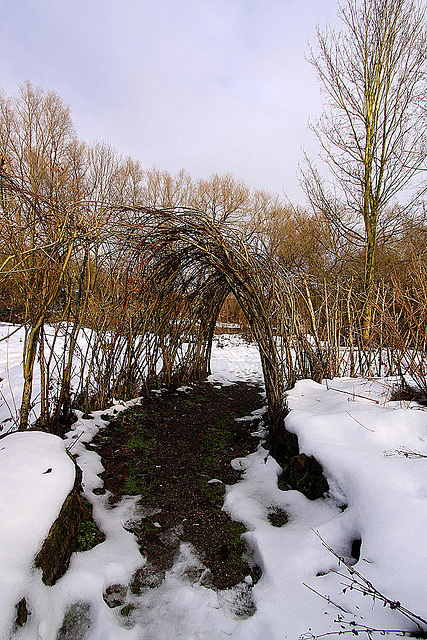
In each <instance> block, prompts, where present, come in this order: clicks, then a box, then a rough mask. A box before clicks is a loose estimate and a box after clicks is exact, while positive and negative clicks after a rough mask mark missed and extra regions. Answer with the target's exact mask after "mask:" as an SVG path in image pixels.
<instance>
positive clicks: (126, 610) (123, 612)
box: [120, 604, 135, 618]
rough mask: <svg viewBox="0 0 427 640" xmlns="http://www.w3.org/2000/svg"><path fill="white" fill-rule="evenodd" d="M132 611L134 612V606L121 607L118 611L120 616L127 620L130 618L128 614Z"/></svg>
mask: <svg viewBox="0 0 427 640" xmlns="http://www.w3.org/2000/svg"><path fill="white" fill-rule="evenodd" d="M134 610H135V605H134V604H125V606H124V607H122V609H121V610H120V615H121V616H123V617H124V618H127V617H129V616H130V614H131V613H132V611H134Z"/></svg>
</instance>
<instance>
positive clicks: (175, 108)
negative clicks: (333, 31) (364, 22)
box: [0, 0, 337, 204]
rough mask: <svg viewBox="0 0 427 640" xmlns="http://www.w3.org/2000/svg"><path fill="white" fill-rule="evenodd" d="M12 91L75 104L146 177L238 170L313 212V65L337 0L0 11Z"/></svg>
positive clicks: (158, 1)
mask: <svg viewBox="0 0 427 640" xmlns="http://www.w3.org/2000/svg"><path fill="white" fill-rule="evenodd" d="M0 8H1V13H0V61H1V62H0V86H1V87H2V88H3V90H4V91H5V93H6V94H7V95H11V94H15V93H16V92H17V90H18V88H19V86H20V85H21V84H22V83H23V82H24V81H25V80H30V82H31V83H32V84H34V85H38V86H41V87H43V88H44V89H48V90H54V91H56V92H57V93H58V94H59V95H60V96H61V98H62V99H63V100H64V102H65V103H66V104H68V105H69V106H70V107H71V111H72V116H73V121H74V124H75V127H76V130H77V134H78V136H79V138H80V139H82V140H85V141H86V142H90V141H94V140H104V141H109V142H111V143H112V145H113V146H114V147H116V148H117V150H118V151H119V152H120V153H123V154H124V155H131V156H133V157H135V158H138V159H139V160H140V161H141V163H142V165H143V166H144V167H145V168H149V167H151V166H157V167H158V168H159V169H167V170H169V171H170V172H172V173H175V172H176V171H178V170H179V169H181V168H184V169H185V170H186V171H187V172H188V173H190V174H191V175H192V176H193V177H195V178H198V177H208V176H209V175H210V174H212V173H220V174H222V173H227V172H230V173H232V174H233V175H234V176H235V177H236V178H240V179H243V180H245V181H246V182H247V183H248V184H249V185H250V186H252V187H255V188H261V189H266V190H267V191H270V192H274V193H279V194H280V195H284V194H286V195H287V196H288V197H289V198H290V199H291V200H292V201H293V202H294V203H297V204H303V203H304V197H303V194H302V192H301V190H300V188H299V185H298V163H300V162H301V161H302V150H301V148H302V147H304V148H306V150H307V151H308V152H309V153H310V155H313V154H314V153H315V152H316V145H315V142H314V137H313V134H312V133H311V132H310V130H309V129H308V127H307V122H308V119H309V118H311V119H312V120H313V119H315V118H316V116H317V115H318V114H319V113H320V110H321V104H322V97H321V94H320V91H319V86H318V83H317V80H316V76H315V72H314V70H313V69H312V67H311V66H310V65H309V63H308V62H307V61H306V59H305V56H306V55H307V53H308V45H307V43H308V42H309V41H310V42H311V43H313V44H314V43H315V28H316V23H319V24H321V25H322V24H325V23H326V22H327V21H329V22H332V23H334V22H336V14H337V0H175V1H174V0H0Z"/></svg>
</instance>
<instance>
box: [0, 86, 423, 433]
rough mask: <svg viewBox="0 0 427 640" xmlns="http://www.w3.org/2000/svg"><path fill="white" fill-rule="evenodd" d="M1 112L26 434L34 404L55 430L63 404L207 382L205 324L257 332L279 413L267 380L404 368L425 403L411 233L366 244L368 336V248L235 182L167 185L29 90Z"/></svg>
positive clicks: (84, 405)
mask: <svg viewBox="0 0 427 640" xmlns="http://www.w3.org/2000/svg"><path fill="white" fill-rule="evenodd" d="M0 109H1V113H0V123H1V124H0V154H1V158H2V168H1V182H0V186H1V191H0V199H1V217H0V296H1V297H0V307H1V314H2V315H1V318H2V320H4V321H13V322H14V323H17V325H18V326H24V327H25V341H24V343H23V355H24V357H23V366H24V389H23V394H22V398H20V399H16V406H19V407H20V409H19V412H18V411H17V410H16V407H9V409H10V414H11V416H13V418H14V419H15V420H16V422H17V424H18V426H19V427H20V428H21V429H25V428H27V427H28V426H29V425H30V424H31V422H32V421H33V418H34V413H33V409H34V406H35V404H37V406H38V409H37V413H38V415H39V416H40V417H39V418H38V420H39V424H40V426H41V427H42V428H45V429H48V430H51V431H53V432H59V431H60V429H61V425H63V424H64V422H66V420H67V418H68V417H69V415H70V412H71V410H72V408H73V406H78V407H79V408H81V409H83V410H84V411H90V410H94V409H98V408H103V407H105V406H106V405H107V404H108V403H109V402H110V401H111V399H112V398H120V399H128V398H131V397H135V396H138V395H140V394H141V393H143V392H144V391H147V390H149V389H150V388H153V387H156V386H160V385H173V384H182V383H186V382H189V381H191V380H194V379H197V378H202V377H204V376H206V374H207V372H208V370H209V360H210V353H211V347H212V339H213V336H214V331H215V327H216V325H217V324H218V323H221V324H222V326H224V325H225V326H227V325H236V324H237V325H239V326H240V327H242V329H243V330H244V331H245V332H246V333H247V335H249V336H250V337H251V336H252V337H255V339H256V340H257V342H258V345H259V346H260V352H261V356H262V364H263V370H264V375H265V376H266V377H267V378H268V380H266V384H267V386H268V387H269V389H267V395H268V398H269V400H271V399H272V398H273V397H275V398H276V403H277V404H278V405H279V404H280V403H281V402H282V400H283V397H282V396H283V390H284V388H283V384H282V386H281V383H280V380H283V379H285V381H286V384H287V385H292V384H293V383H294V382H295V381H296V380H297V379H298V378H301V377H310V378H312V379H314V380H321V379H322V378H325V377H328V378H331V377H333V376H336V375H343V374H344V375H400V376H403V375H405V374H410V375H411V376H412V377H413V379H414V380H415V382H416V383H417V385H418V386H419V387H420V388H421V390H423V391H426V392H427V370H426V366H425V364H424V363H425V355H426V336H427V332H426V318H427V313H426V311H427V308H426V307H427V302H426V300H427V295H426V294H427V291H426V288H427V269H426V260H425V255H426V249H427V241H426V231H427V228H424V227H423V226H422V224H420V223H419V222H418V223H417V224H415V223H414V222H413V221H411V220H410V219H409V218H408V220H407V224H406V225H400V229H401V231H400V232H399V234H394V235H393V236H392V237H388V236H387V234H386V233H385V232H384V234H383V236H381V233H380V235H379V241H378V248H377V255H376V264H377V279H376V284H375V291H374V295H373V305H374V313H373V321H372V324H371V328H370V335H369V339H368V340H367V339H366V335H364V336H363V335H362V322H363V310H364V304H365V300H364V294H363V264H364V249H363V247H359V246H356V245H353V244H351V243H350V242H348V241H346V240H344V239H343V237H340V236H339V235H337V234H336V232H335V231H334V229H333V228H332V227H330V226H328V224H327V223H326V222H325V220H323V219H322V218H321V217H320V216H314V215H312V214H310V213H309V212H307V211H303V210H301V209H298V208H294V207H292V206H291V205H289V204H285V203H283V202H282V201H281V200H280V199H279V198H278V197H276V196H271V195H269V194H267V193H265V192H260V191H254V190H251V189H249V188H248V187H247V186H246V185H245V184H243V183H241V182H239V181H237V180H235V179H233V177H232V176H230V175H226V176H217V175H215V176H212V177H211V178H209V179H208V180H193V179H192V178H191V177H190V176H188V175H187V174H186V173H185V172H180V173H179V174H178V175H176V176H171V175H169V173H167V172H164V171H158V170H157V169H149V170H145V169H142V167H141V165H140V164H139V162H137V161H135V160H133V159H132V158H123V157H121V156H120V155H119V154H118V153H117V152H116V151H115V150H114V149H113V148H112V147H111V146H109V145H106V144H100V143H96V144H94V145H91V146H89V145H86V144H84V143H82V142H80V141H79V140H78V139H77V138H76V135H75V133H74V130H73V126H72V121H71V116H70V113H69V110H68V109H67V108H66V107H65V106H64V104H63V103H62V101H61V100H60V98H59V97H58V96H57V95H56V94H54V93H46V92H44V91H43V90H41V89H35V88H33V87H32V86H31V85H30V84H27V85H25V86H24V87H23V88H22V90H21V93H20V94H19V96H18V97H16V98H13V99H10V98H6V97H4V96H2V97H0ZM393 214H394V212H392V211H391V212H390V217H392V216H393ZM384 228H385V229H386V228H387V225H385V227H384ZM230 330H234V329H233V328H231V329H230ZM36 368H38V369H39V375H40V382H41V390H40V395H39V396H37V397H34V394H33V379H34V376H35V371H36ZM274 394H276V395H274ZM21 401H22V402H21Z"/></svg>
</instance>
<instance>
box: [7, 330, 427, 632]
mask: <svg viewBox="0 0 427 640" xmlns="http://www.w3.org/2000/svg"><path fill="white" fill-rule="evenodd" d="M1 329H2V331H3V333H4V330H5V325H2V327H1ZM0 337H1V336H0ZM19 339H20V336H19V332H18V333H17V334H15V335H14V336H12V337H11V338H10V340H9V341H3V342H0V357H1V360H0V367H2V369H1V372H0V377H1V378H3V381H2V382H1V383H0V390H1V391H2V393H3V395H4V398H5V399H6V400H7V403H5V402H3V406H0V420H5V419H6V418H7V411H8V407H7V404H9V405H11V404H12V402H13V400H12V398H13V397H14V398H15V402H17V400H18V399H19V389H20V385H21V377H20V376H21V374H20V358H21V354H20V344H19ZM8 342H9V343H10V344H9V345H8V344H7V343H8ZM21 348H22V345H21ZM6 353H7V354H8V371H7V368H6ZM212 370H213V374H212V377H211V381H212V382H213V383H214V384H227V383H232V382H233V381H235V380H247V381H260V379H261V368H260V362H259V358H258V354H257V350H256V348H255V347H254V346H253V345H248V344H247V343H245V342H244V341H242V340H240V339H239V338H237V337H234V336H233V337H226V338H221V340H220V341H219V343H217V345H216V346H215V348H214V351H213V358H212ZM8 372H9V373H8ZM392 384H393V381H391V380H388V381H385V380H376V381H371V380H363V379H349V378H345V379H336V380H332V381H328V383H326V382H325V383H324V384H322V385H320V384H316V383H314V382H312V381H310V380H304V381H301V382H299V383H298V384H297V385H296V387H295V388H294V389H293V390H291V391H290V392H289V393H288V404H289V408H290V409H291V411H290V414H289V416H288V417H287V420H286V426H287V428H288V429H289V430H291V431H293V432H295V433H297V435H298V438H299V443H300V449H301V451H302V452H305V453H306V454H308V455H315V456H316V458H317V459H318V460H319V461H320V462H321V464H322V466H323V467H324V469H325V473H326V475H327V478H328V481H329V485H330V489H331V490H330V494H329V495H328V496H327V497H326V498H325V499H319V500H316V501H309V500H307V499H306V498H305V497H304V496H303V495H302V494H300V493H298V492H296V491H280V490H279V489H278V487H277V476H278V474H279V472H280V469H279V467H278V465H277V464H276V462H275V461H274V460H273V459H272V458H271V457H270V456H268V453H267V452H266V451H265V449H263V448H262V446H260V447H259V449H258V451H257V452H256V453H254V454H251V455H250V456H248V457H246V458H242V459H239V460H236V461H234V462H233V464H234V465H235V466H236V467H238V468H241V469H242V470H243V471H244V474H243V477H242V480H241V481H240V482H239V483H237V484H236V485H233V486H231V487H229V488H228V490H227V494H226V500H225V505H224V508H225V509H226V510H227V511H228V512H229V513H230V514H231V515H232V516H233V517H234V518H236V519H239V520H241V521H243V522H244V523H245V525H246V527H247V529H248V532H247V533H246V539H247V541H248V544H249V545H250V546H251V547H252V548H253V550H254V553H255V557H256V560H257V562H258V564H259V565H260V567H261V568H262V571H263V576H262V578H261V580H260V581H259V582H258V583H257V584H256V585H255V586H254V587H253V598H254V601H255V604H256V609H257V610H256V613H255V614H254V615H253V616H252V617H250V618H247V619H241V618H237V617H236V616H235V615H234V613H233V610H234V609H235V607H234V602H235V600H236V599H237V598H238V597H239V590H238V589H236V590H234V591H232V592H226V593H224V592H223V593H215V592H213V591H212V590H210V589H207V588H205V587H203V586H201V585H200V584H198V583H195V584H194V583H191V582H190V581H189V580H188V578H187V577H186V575H187V572H186V569H188V567H189V566H191V565H192V564H197V562H198V561H197V559H196V558H195V557H194V556H193V554H192V550H191V548H189V547H188V546H185V545H183V546H182V547H181V553H180V556H179V557H178V558H177V561H176V563H175V566H174V567H173V569H172V570H171V571H170V572H169V573H168V574H167V577H166V580H165V581H164V583H163V584H162V585H161V586H160V587H158V588H156V589H150V590H148V591H147V592H145V593H143V594H142V595H141V596H138V597H136V596H132V594H130V592H127V594H126V596H125V598H126V601H127V602H128V603H129V605H131V606H130V607H129V610H130V615H129V616H128V617H125V618H124V617H123V616H120V614H119V612H118V611H117V610H116V611H115V610H114V609H110V608H109V607H108V606H107V605H106V604H105V602H104V600H103V593H104V591H105V589H106V588H107V587H108V586H110V585H113V584H121V585H124V586H125V585H126V584H127V582H128V580H129V578H130V576H131V575H132V573H133V572H134V571H135V569H136V568H138V567H139V566H141V564H143V562H144V559H143V558H142V557H141V555H140V554H139V551H138V548H137V545H136V542H135V540H134V538H133V536H132V535H131V534H130V533H128V532H127V531H125V530H124V529H123V524H124V523H125V522H126V521H128V520H129V519H131V518H132V514H133V512H134V508H135V502H136V499H135V498H127V499H124V500H123V501H122V502H121V503H120V504H119V506H117V507H116V508H114V509H111V508H108V505H107V500H108V495H106V496H97V495H95V494H94V493H93V489H94V488H96V487H100V486H101V484H102V481H101V480H100V479H99V476H98V474H99V473H100V472H101V471H102V466H101V463H100V459H99V456H98V455H97V454H96V453H95V452H94V451H89V450H88V449H86V447H85V443H87V442H89V441H90V440H91V439H92V437H93V435H94V434H95V433H96V432H97V430H98V429H99V428H102V426H103V424H104V423H103V420H102V419H101V412H95V413H94V414H93V418H92V419H89V420H84V419H83V418H82V415H81V414H79V420H78V421H77V422H76V423H75V424H74V425H73V430H72V431H71V432H70V433H69V434H68V435H67V437H66V442H65V444H66V445H67V446H71V445H72V444H73V443H74V444H73V448H72V451H73V453H75V454H77V455H78V463H79V465H80V466H81V468H82V470H83V474H84V489H85V493H86V496H87V497H88V499H89V500H90V501H91V502H92V503H93V505H94V515H95V518H96V520H97V522H98V524H99V526H100V528H101V529H102V530H103V531H104V532H105V534H106V540H105V542H104V543H102V544H100V545H98V546H97V547H95V548H94V549H92V550H90V551H86V552H83V553H79V554H74V556H73V557H72V560H71V564H70V569H69V570H68V572H67V573H66V575H65V576H64V577H63V578H61V579H60V580H59V581H58V582H57V584H56V585H55V586H54V587H46V586H44V585H43V584H42V583H41V581H40V575H39V570H35V569H33V568H31V566H30V563H29V562H28V557H27V553H28V555H30V554H32V553H33V548H37V545H39V544H40V536H41V533H40V531H41V529H42V528H43V527H42V526H41V527H39V526H34V521H37V519H38V515H37V513H38V512H35V511H34V510H33V511H31V510H30V511H29V516H28V522H25V523H22V508H21V504H20V503H19V501H17V502H14V501H13V500H11V499H9V498H8V497H7V496H8V495H9V493H10V491H11V490H12V488H16V490H17V491H20V488H19V487H20V486H21V485H22V482H24V478H26V477H27V476H26V469H27V464H28V458H26V454H25V455H24V456H23V458H22V460H24V461H25V460H27V462H22V461H21V462H19V456H18V457H17V458H16V457H15V458H12V451H11V452H8V451H7V450H6V449H5V450H1V447H2V441H1V440H0V455H1V454H3V458H2V459H0V460H1V462H0V464H1V465H2V466H1V476H0V481H1V490H0V491H1V498H2V501H1V502H0V505H1V506H0V508H1V519H0V547H1V548H0V554H1V556H0V557H1V563H2V564H1V567H0V571H1V576H2V582H1V583H0V584H1V585H3V586H2V587H1V588H2V589H3V594H1V596H0V597H1V598H2V603H1V607H0V618H1V624H2V625H3V626H2V627H0V628H1V629H2V630H3V635H2V636H0V637H1V638H2V639H3V637H4V638H5V639H6V638H7V637H8V636H7V635H4V633H7V632H6V631H5V630H6V628H7V627H10V620H11V619H13V617H14V614H15V611H14V610H11V609H12V600H15V598H18V600H19V599H20V597H26V599H27V603H28V608H29V610H30V611H31V616H29V621H28V622H27V624H26V625H25V626H24V627H23V628H22V629H19V630H16V632H15V634H14V635H13V636H12V637H13V638H16V639H22V640H40V639H41V640H56V638H57V637H58V630H59V629H60V627H61V625H62V622H63V619H64V615H65V614H66V613H67V612H68V620H69V621H72V620H77V622H76V623H71V622H70V624H71V627H72V629H70V630H69V631H66V630H65V629H63V631H62V632H61V633H60V636H59V637H60V638H62V640H64V639H65V640H67V639H68V640H71V639H72V640H78V639H79V638H81V639H86V640H122V639H129V640H175V639H178V638H183V639H184V640H202V639H206V640H207V639H209V640H217V639H218V640H219V639H222V638H233V639H234V640H283V639H284V638H289V639H293V640H297V639H298V638H299V637H301V636H303V637H304V638H311V637H312V636H321V635H324V634H334V635H336V634H338V633H343V632H344V633H347V632H348V633H353V632H354V631H357V632H360V633H362V634H363V628H364V627H365V626H367V627H369V628H375V629H379V630H382V629H395V630H399V629H401V630H408V631H409V630H412V631H414V630H415V631H416V629H417V628H416V625H415V624H414V623H413V622H411V621H410V620H408V618H405V617H404V616H402V614H401V613H400V612H399V611H398V610H396V609H395V610H392V609H391V608H390V607H384V606H383V602H381V601H380V599H379V597H378V595H377V599H376V601H375V602H374V600H373V599H372V598H371V597H370V596H369V595H363V593H361V592H360V591H359V590H358V589H357V588H356V586H357V585H356V584H355V582H353V583H352V582H351V580H350V581H348V579H347V577H348V576H349V573H348V570H347V568H346V566H345V565H343V564H342V563H341V564H340V563H339V561H338V559H337V558H336V556H335V555H334V554H333V553H332V552H331V551H330V550H328V548H327V547H326V546H325V544H323V542H324V543H326V545H329V546H330V547H331V548H332V549H333V550H334V551H335V553H336V554H338V555H339V556H342V557H344V558H345V559H346V560H347V562H348V563H349V564H350V563H354V560H352V559H351V557H350V555H351V551H352V545H353V542H354V541H355V540H360V541H361V547H360V559H359V560H358V562H357V563H356V564H353V568H354V569H355V570H356V571H357V572H359V573H360V574H362V575H363V576H364V577H365V578H366V580H368V581H370V583H372V585H374V586H375V587H376V589H378V590H379V592H381V593H382V594H384V595H385V596H386V597H387V598H389V599H390V600H391V601H393V602H395V601H399V602H400V603H401V604H402V605H403V606H404V607H406V608H407V609H409V610H411V611H412V612H414V613H415V614H417V615H418V616H420V617H422V618H424V619H425V618H427V603H426V597H425V594H426V593H427V545H426V538H425V531H426V529H427V508H426V507H427V501H426V498H427V457H423V456H427V412H426V411H424V410H423V409H420V408H419V407H418V406H417V405H415V404H414V403H401V402H394V401H390V396H391V389H392ZM123 408H124V405H115V406H114V407H111V408H109V409H108V412H111V413H113V412H115V411H119V410H122V409H123ZM102 413H106V411H104V412H102ZM8 424H10V423H5V426H6V427H7V425H8ZM27 435H31V434H17V436H16V439H17V438H20V437H24V438H26V437H27ZM46 438H47V440H46V443H42V444H41V445H39V444H38V445H37V451H34V456H35V457H37V458H38V457H39V456H41V460H43V463H41V464H42V466H43V465H44V464H45V462H46V463H47V461H46V460H45V459H44V458H43V456H44V455H45V454H46V455H50V453H49V447H51V442H52V443H53V442H55V445H54V448H55V447H56V449H55V451H56V453H55V455H58V456H59V457H61V451H62V453H63V444H62V443H61V442H59V446H58V445H57V441H58V439H56V438H54V437H53V436H46ZM52 438H53V440H51V439H52ZM77 438H78V439H77ZM12 443H13V439H12ZM48 443H49V444H48ZM30 445H31V443H30V442H29V443H28V446H30ZM12 449H13V447H12ZM14 455H16V451H15V454H14ZM30 458H31V453H30ZM61 464H62V463H61ZM49 467H52V464H50V463H49ZM65 467H66V465H65ZM67 473H68V472H66V471H65V468H64V478H63V481H61V482H59V483H58V485H57V506H56V507H52V508H54V509H57V510H59V506H58V505H59V504H60V503H61V501H62V496H63V494H64V491H66V488H67V486H69V483H70V482H71V478H68V480H66V479H65V478H66V475H67ZM49 475H51V474H49ZM67 483H68V484H67ZM25 485H26V489H27V491H26V492H25V495H26V499H27V501H28V503H29V504H32V503H33V501H34V504H40V501H41V500H42V501H44V494H43V489H41V488H40V486H39V485H38V484H37V483H33V482H32V481H31V479H28V480H25ZM51 486H53V485H51ZM50 508H51V507H49V509H50ZM277 509H281V510H285V511H286V513H287V514H288V523H287V524H286V525H285V526H283V527H274V526H273V525H272V524H271V523H270V521H269V519H268V514H269V513H271V511H274V510H277ZM49 517H50V515H49ZM20 519H21V520H20ZM13 523H16V528H17V530H19V532H20V537H16V536H15V534H14V533H13V531H12V528H11V527H12V525H13ZM23 532H24V534H23ZM22 537H23V539H22ZM322 541H323V542H322ZM20 549H22V550H24V551H25V552H24V553H23V555H24V558H23V559H22V554H21V552H20ZM353 549H354V545H353ZM27 550H28V551H27ZM353 553H354V551H353ZM20 554H21V555H20ZM18 574H19V576H18ZM340 574H341V575H340ZM15 576H18V577H16V579H15ZM353 578H354V579H357V580H360V578H358V576H357V574H353ZM8 580H9V581H12V582H13V585H14V586H13V588H14V589H15V591H14V592H13V598H12V596H11V597H6V596H5V595H4V594H5V593H6V592H7V590H8V589H9V587H8V586H7V581H8ZM346 585H347V588H346ZM350 586H352V587H353V588H348V587H350ZM364 591H365V593H366V591H368V589H367V586H366V584H365V585H364ZM19 595H20V597H18V596H19ZM132 607H134V608H133V609H132ZM420 624H421V626H422V623H420ZM73 625H74V626H73ZM67 634H68V635H67ZM363 636H364V637H366V635H365V634H363ZM389 637H393V638H394V637H398V634H397V633H391V634H390V636H389Z"/></svg>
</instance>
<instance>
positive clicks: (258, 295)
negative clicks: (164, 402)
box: [127, 208, 284, 431]
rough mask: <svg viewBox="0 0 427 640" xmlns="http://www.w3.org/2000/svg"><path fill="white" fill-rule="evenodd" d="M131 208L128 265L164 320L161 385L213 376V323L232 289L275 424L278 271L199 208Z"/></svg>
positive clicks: (279, 376)
mask: <svg viewBox="0 0 427 640" xmlns="http://www.w3.org/2000/svg"><path fill="white" fill-rule="evenodd" d="M128 212H131V213H132V214H133V215H134V216H135V220H137V224H136V225H135V226H133V229H132V232H131V234H130V235H129V237H128V240H127V242H128V243H129V246H131V247H132V257H131V261H132V264H133V265H134V266H135V265H136V264H138V262H141V271H142V272H143V273H141V277H140V278H139V282H140V283H144V287H146V289H148V290H149V291H151V300H152V304H154V305H156V306H155V315H156V316H157V317H158V319H159V320H161V321H162V322H164V323H167V325H168V332H169V336H168V344H167V348H165V349H164V351H163V354H162V355H163V370H162V375H163V376H164V378H165V382H166V383H169V384H174V383H175V384H176V383H183V382H188V381H192V380H195V379H200V378H204V377H206V375H208V374H209V373H210V357H211V349H212V340H213V336H214V330H215V326H216V323H217V320H218V316H219V313H220V311H221V308H222V306H223V304H224V301H225V300H226V299H227V297H228V296H229V294H230V293H232V294H233V295H234V297H235V298H236V300H237V302H238V304H239V305H240V307H241V309H242V311H243V313H244V316H245V318H246V320H247V322H248V325H249V326H250V329H251V333H252V335H253V337H254V338H255V340H256V342H257V344H258V348H259V353H260V357H261V363H262V370H263V375H264V382H265V388H266V395H267V400H268V416H269V424H270V429H271V430H272V431H275V430H277V429H279V428H280V427H281V426H283V401H284V378H283V370H282V358H281V356H280V354H279V352H278V349H277V344H276V340H275V338H274V329H273V318H274V314H275V307H277V300H276V295H275V294H276V291H277V290H278V286H277V281H278V278H279V277H280V275H281V274H280V269H278V267H277V265H275V264H273V262H272V261H271V260H269V259H268V258H267V257H266V255H265V254H264V253H263V251H262V250H261V249H259V248H257V246H256V244H255V243H253V244H251V243H248V242H247V239H245V238H244V235H243V234H242V233H239V231H238V230H237V229H236V228H235V227H233V226H232V225H229V224H227V222H226V221H222V222H221V221H215V220H214V219H212V217H211V216H209V215H206V214H204V213H203V212H201V211H196V210H191V209H176V208H175V209H173V210H172V209H171V210H160V211H154V210H147V209H134V210H131V211H130V210H128ZM183 339H185V349H182V340H183Z"/></svg>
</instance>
